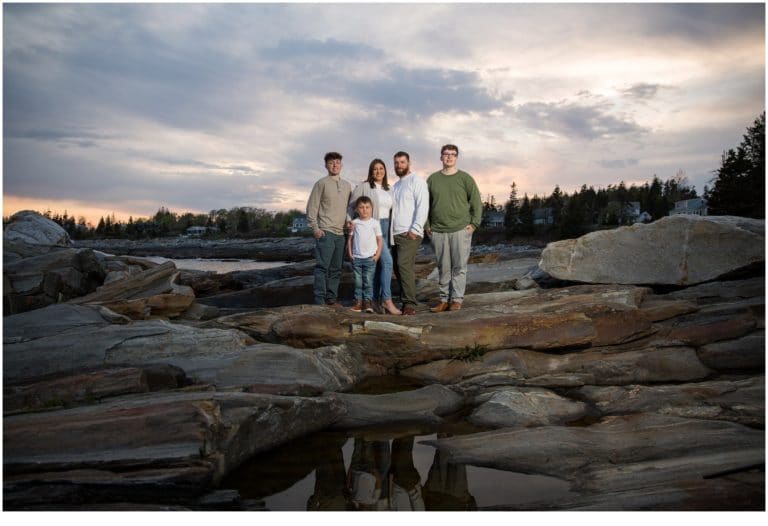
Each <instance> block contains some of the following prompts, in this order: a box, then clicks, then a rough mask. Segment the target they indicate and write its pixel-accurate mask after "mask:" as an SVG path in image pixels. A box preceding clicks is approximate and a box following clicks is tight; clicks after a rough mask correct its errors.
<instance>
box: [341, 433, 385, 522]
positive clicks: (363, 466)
mask: <svg viewBox="0 0 768 526" xmlns="http://www.w3.org/2000/svg"><path fill="white" fill-rule="evenodd" d="M388 472H389V442H387V441H382V440H376V441H369V440H365V439H363V438H355V446H354V449H353V451H352V460H351V461H350V463H349V473H348V474H347V489H348V492H349V495H350V500H351V502H352V505H353V506H354V508H355V509H359V510H386V509H388V508H389V504H388V502H389V485H388V484H387V480H388Z"/></svg>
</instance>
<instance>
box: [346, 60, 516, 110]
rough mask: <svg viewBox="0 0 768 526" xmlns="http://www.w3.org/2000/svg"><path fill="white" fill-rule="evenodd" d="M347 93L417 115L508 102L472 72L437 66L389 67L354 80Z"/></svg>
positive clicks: (471, 108)
mask: <svg viewBox="0 0 768 526" xmlns="http://www.w3.org/2000/svg"><path fill="white" fill-rule="evenodd" d="M349 93H350V94H351V95H352V96H354V97H355V98H356V99H357V100H359V101H360V102H362V103H364V104H370V105H375V106H379V107H385V108H391V109H395V110H399V111H401V112H402V113H403V114H405V115H414V116H418V117H426V116H429V115H433V114H435V113H438V112H475V111H477V112H484V111H491V110H494V109H499V108H503V107H505V105H506V104H507V103H508V102H511V99H502V98H497V97H494V96H493V95H491V94H490V92H489V91H488V90H487V89H486V88H485V87H484V86H483V84H482V82H481V79H480V78H479V76H478V74H477V73H475V72H472V71H456V70H447V69H439V68H405V67H400V66H395V67H390V68H388V71H387V75H386V78H384V79H380V80H375V81H368V82H356V83H353V85H352V86H350V89H349Z"/></svg>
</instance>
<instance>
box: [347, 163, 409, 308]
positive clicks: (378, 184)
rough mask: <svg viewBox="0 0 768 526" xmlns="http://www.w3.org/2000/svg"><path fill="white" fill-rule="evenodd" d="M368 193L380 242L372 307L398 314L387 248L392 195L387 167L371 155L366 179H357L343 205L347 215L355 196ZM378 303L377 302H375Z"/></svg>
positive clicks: (352, 215)
mask: <svg viewBox="0 0 768 526" xmlns="http://www.w3.org/2000/svg"><path fill="white" fill-rule="evenodd" d="M362 196H366V197H370V198H371V202H372V203H373V218H374V219H377V220H378V221H379V224H380V225H381V232H382V236H383V240H384V243H383V244H382V247H381V257H380V258H379V261H378V263H377V264H376V274H375V275H374V278H373V300H374V309H375V310H376V311H377V312H378V310H379V308H378V307H379V306H380V307H381V308H382V309H384V311H385V312H388V313H390V314H402V313H401V312H400V309H398V308H397V307H395V304H394V303H392V290H391V284H392V254H391V252H390V249H389V244H390V235H389V223H390V216H391V212H392V195H391V193H390V191H389V181H388V180H387V167H386V166H385V165H384V161H382V160H381V159H374V160H373V161H371V164H370V165H369V166H368V179H366V180H365V181H364V182H362V183H360V184H359V185H357V186H356V187H355V189H354V190H353V191H352V196H351V197H350V198H349V207H348V209H347V215H348V216H349V217H348V218H352V217H354V214H355V211H354V208H353V207H354V204H355V202H356V201H357V198H358V197H362ZM377 304H378V305H377Z"/></svg>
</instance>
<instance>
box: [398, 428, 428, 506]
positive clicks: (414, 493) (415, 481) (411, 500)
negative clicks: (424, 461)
mask: <svg viewBox="0 0 768 526" xmlns="http://www.w3.org/2000/svg"><path fill="white" fill-rule="evenodd" d="M390 482H391V486H390V501H389V502H390V509H392V510H398V511H424V499H423V498H422V495H421V484H420V482H421V476H420V475H419V472H418V471H416V468H415V467H414V465H413V437H412V436H410V437H407V438H396V439H394V440H392V469H391V470H390Z"/></svg>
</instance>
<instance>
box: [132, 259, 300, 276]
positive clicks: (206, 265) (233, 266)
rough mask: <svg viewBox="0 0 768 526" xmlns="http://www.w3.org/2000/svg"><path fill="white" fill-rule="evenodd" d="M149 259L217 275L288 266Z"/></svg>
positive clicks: (223, 260)
mask: <svg viewBox="0 0 768 526" xmlns="http://www.w3.org/2000/svg"><path fill="white" fill-rule="evenodd" d="M147 259H149V260H151V261H154V262H155V263H165V262H166V261H173V263H174V264H175V265H176V268H178V269H185V270H207V271H213V272H216V273H217V274H225V273H227V272H234V271H236V270H262V269H267V268H275V267H282V266H283V265H287V263H286V262H285V261H256V260H253V259H200V258H196V259H168V258H163V257H160V256H149V257H147Z"/></svg>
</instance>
